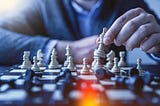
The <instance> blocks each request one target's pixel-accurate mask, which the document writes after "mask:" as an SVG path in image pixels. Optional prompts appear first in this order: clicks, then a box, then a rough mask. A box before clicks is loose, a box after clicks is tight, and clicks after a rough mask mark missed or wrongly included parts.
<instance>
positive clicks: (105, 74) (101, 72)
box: [95, 68, 115, 80]
mask: <svg viewBox="0 0 160 106" xmlns="http://www.w3.org/2000/svg"><path fill="white" fill-rule="evenodd" d="M95 72H96V77H97V78H98V79H99V80H102V79H110V78H111V77H114V76H115V75H114V74H113V73H111V72H110V71H108V70H105V69H103V68H99V69H97V70H96V71H95Z"/></svg>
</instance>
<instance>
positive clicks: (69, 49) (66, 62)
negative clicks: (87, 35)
mask: <svg viewBox="0 0 160 106" xmlns="http://www.w3.org/2000/svg"><path fill="white" fill-rule="evenodd" d="M65 56H66V60H65V62H64V67H67V65H68V63H69V56H71V47H70V46H69V45H67V47H66V54H65Z"/></svg>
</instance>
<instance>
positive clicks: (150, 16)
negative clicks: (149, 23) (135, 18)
mask: <svg viewBox="0 0 160 106" xmlns="http://www.w3.org/2000/svg"><path fill="white" fill-rule="evenodd" d="M146 17H147V18H148V19H151V20H154V16H153V15H152V14H147V15H146Z"/></svg>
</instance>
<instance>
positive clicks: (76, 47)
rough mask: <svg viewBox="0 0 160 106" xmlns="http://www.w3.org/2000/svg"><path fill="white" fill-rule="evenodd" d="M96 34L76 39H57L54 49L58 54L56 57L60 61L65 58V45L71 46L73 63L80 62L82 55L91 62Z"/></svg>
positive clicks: (95, 46)
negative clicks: (69, 40) (70, 40)
mask: <svg viewBox="0 0 160 106" xmlns="http://www.w3.org/2000/svg"><path fill="white" fill-rule="evenodd" d="M97 37H98V36H96V35H95V36H92V37H87V38H83V39H80V40H77V41H73V42H68V41H59V42H58V44H57V46H56V49H57V52H58V53H57V54H58V59H59V60H60V62H63V61H64V60H65V58H66V57H65V48H66V46H67V45H70V47H71V54H72V56H73V61H74V63H75V64H80V63H82V60H83V58H84V57H86V58H87V62H88V63H91V62H92V59H93V52H94V50H95V49H96V48H97V45H96V39H97Z"/></svg>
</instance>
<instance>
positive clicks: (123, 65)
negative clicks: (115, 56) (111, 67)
mask: <svg viewBox="0 0 160 106" xmlns="http://www.w3.org/2000/svg"><path fill="white" fill-rule="evenodd" d="M119 56H120V60H119V62H118V66H119V67H126V66H127V63H126V62H125V52H124V51H121V52H119Z"/></svg>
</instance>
